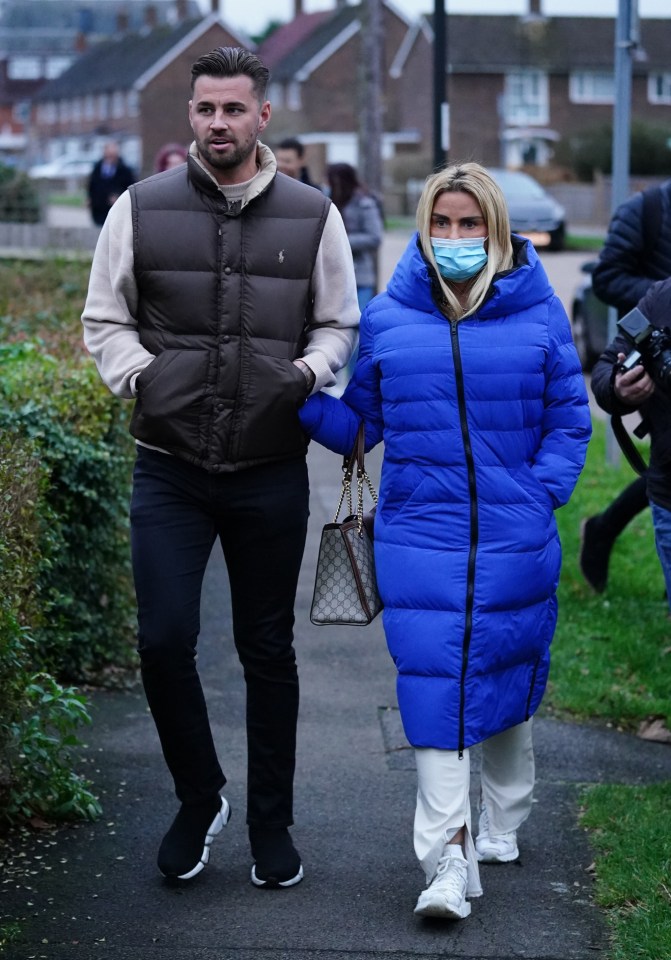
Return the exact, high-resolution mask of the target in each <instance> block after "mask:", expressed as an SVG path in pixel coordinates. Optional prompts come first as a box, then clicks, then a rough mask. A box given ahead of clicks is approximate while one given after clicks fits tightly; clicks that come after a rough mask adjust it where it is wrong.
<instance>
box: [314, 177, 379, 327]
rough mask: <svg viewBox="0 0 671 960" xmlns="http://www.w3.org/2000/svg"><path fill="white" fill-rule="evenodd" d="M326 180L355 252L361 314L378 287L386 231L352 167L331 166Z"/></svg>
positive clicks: (375, 206)
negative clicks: (380, 259)
mask: <svg viewBox="0 0 671 960" xmlns="http://www.w3.org/2000/svg"><path fill="white" fill-rule="evenodd" d="M326 176H327V180H328V189H329V196H330V197H331V200H332V201H333V203H334V204H335V205H336V207H337V208H338V210H339V211H340V213H341V215H342V218H343V221H344V223H345V229H346V230H347V237H348V239H349V243H350V246H351V248H352V258H353V260H354V274H355V276H356V290H357V296H358V298H359V310H363V308H364V307H365V306H366V304H367V303H368V302H369V300H372V298H373V297H374V296H375V291H376V287H377V250H378V247H379V246H380V244H381V242H382V233H383V229H384V228H383V224H382V216H381V214H380V208H379V206H378V203H377V201H376V200H375V198H374V197H372V196H371V195H370V194H369V193H368V192H367V191H366V190H365V189H364V188H363V186H362V185H361V183H360V182H359V178H358V176H357V172H356V170H355V169H354V167H352V166H351V165H350V164H349V163H332V164H330V165H329V166H328V167H327V168H326Z"/></svg>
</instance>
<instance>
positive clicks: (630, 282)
mask: <svg viewBox="0 0 671 960" xmlns="http://www.w3.org/2000/svg"><path fill="white" fill-rule="evenodd" d="M668 276H671V180H667V181H665V182H664V183H663V184H661V185H660V186H658V187H652V188H648V189H647V190H644V191H642V192H639V193H636V194H634V196H633V197H630V198H629V199H628V200H626V201H625V202H624V203H623V204H621V205H620V206H619V207H618V208H617V210H616V211H615V213H614V214H613V217H612V219H611V222H610V225H609V227H608V234H607V236H606V242H605V244H604V248H603V250H602V251H601V253H600V255H599V260H598V263H597V264H596V266H595V268H594V271H593V273H592V286H593V288H594V293H595V294H596V295H597V297H598V298H599V299H600V300H602V301H603V302H604V303H607V304H608V305H609V306H611V307H616V308H617V312H618V316H619V317H623V316H624V315H625V314H626V313H628V312H629V310H631V309H633V307H635V306H636V304H637V303H638V302H639V300H640V299H641V298H642V297H643V296H644V295H645V294H646V293H647V291H648V290H649V289H650V288H651V286H652V285H653V284H654V283H656V282H657V281H658V280H664V279H665V278H666V277H668ZM647 506H648V495H647V493H646V480H645V477H637V478H636V479H635V480H633V481H632V482H631V483H630V484H629V486H627V487H626V488H625V489H624V490H623V491H622V493H621V494H619V496H618V497H616V498H615V500H613V502H612V503H610V504H609V505H608V507H607V508H606V509H605V510H604V511H603V512H602V513H598V514H596V515H595V516H592V517H588V518H587V519H586V520H584V521H583V525H582V543H581V548H580V569H581V571H582V574H583V576H584V577H585V579H586V580H587V582H588V583H589V585H590V586H591V587H592V589H594V590H595V591H596V592H597V593H603V591H604V590H605V589H606V586H607V584H608V565H609V561H610V555H611V551H612V549H613V546H614V544H615V541H616V540H617V538H618V537H619V535H620V534H621V533H622V531H623V530H624V528H625V527H626V526H627V524H628V523H629V522H630V521H631V520H633V519H634V517H636V516H638V514H639V513H641V512H642V511H643V510H645V508H646V507H647Z"/></svg>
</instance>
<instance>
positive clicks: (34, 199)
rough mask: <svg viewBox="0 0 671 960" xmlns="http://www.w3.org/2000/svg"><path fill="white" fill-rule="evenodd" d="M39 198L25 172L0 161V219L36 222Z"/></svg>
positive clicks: (38, 215)
mask: <svg viewBox="0 0 671 960" xmlns="http://www.w3.org/2000/svg"><path fill="white" fill-rule="evenodd" d="M39 219H40V198H39V194H38V193H37V189H36V187H35V184H34V183H33V181H32V180H31V179H30V177H29V176H27V174H25V173H23V172H22V171H20V170H15V169H14V167H9V166H7V165H6V164H1V163H0V220H5V221H9V222H13V223H37V222H38V221H39Z"/></svg>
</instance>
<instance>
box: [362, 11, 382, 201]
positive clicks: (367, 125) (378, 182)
mask: <svg viewBox="0 0 671 960" xmlns="http://www.w3.org/2000/svg"><path fill="white" fill-rule="evenodd" d="M362 13H363V16H362V24H361V70H360V84H359V104H360V109H359V157H360V161H359V165H360V174H361V179H362V180H363V181H364V182H365V183H366V185H367V186H368V188H369V189H370V190H371V191H372V192H373V193H374V194H376V195H377V196H381V195H382V130H383V97H382V64H383V60H384V47H383V44H384V33H383V29H382V0H363V3H362Z"/></svg>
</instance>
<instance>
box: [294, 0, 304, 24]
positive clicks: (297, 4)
mask: <svg viewBox="0 0 671 960" xmlns="http://www.w3.org/2000/svg"><path fill="white" fill-rule="evenodd" d="M302 13H303V0H294V20H295V19H296V17H300V15H301V14H302Z"/></svg>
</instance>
